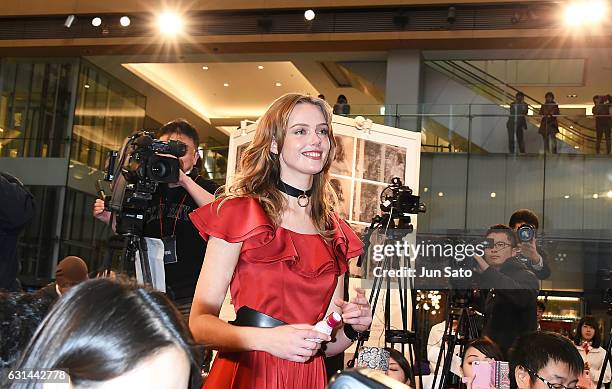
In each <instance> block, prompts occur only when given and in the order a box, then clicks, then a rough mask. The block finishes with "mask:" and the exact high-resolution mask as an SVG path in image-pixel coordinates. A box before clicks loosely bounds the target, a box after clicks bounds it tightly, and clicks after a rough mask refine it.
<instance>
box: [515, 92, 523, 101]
mask: <svg viewBox="0 0 612 389" xmlns="http://www.w3.org/2000/svg"><path fill="white" fill-rule="evenodd" d="M514 97H516V98H517V99H518V98H519V97H525V94H524V93H523V92H516V95H514Z"/></svg>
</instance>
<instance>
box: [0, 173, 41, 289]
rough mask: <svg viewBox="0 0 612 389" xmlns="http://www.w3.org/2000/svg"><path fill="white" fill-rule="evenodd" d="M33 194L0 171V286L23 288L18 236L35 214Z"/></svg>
mask: <svg viewBox="0 0 612 389" xmlns="http://www.w3.org/2000/svg"><path fill="white" fill-rule="evenodd" d="M35 211H36V204H35V202H34V196H32V194H31V193H30V191H29V190H27V189H26V188H25V187H24V186H23V184H22V183H21V181H19V179H18V178H17V177H14V176H12V175H10V174H8V173H2V172H0V289H6V290H8V291H9V292H16V291H18V290H20V289H21V287H20V285H19V281H18V280H17V274H18V273H19V259H18V258H17V238H18V237H19V234H21V232H22V231H23V230H24V229H25V227H26V226H27V225H28V223H29V222H30V220H32V218H33V217H34V214H35Z"/></svg>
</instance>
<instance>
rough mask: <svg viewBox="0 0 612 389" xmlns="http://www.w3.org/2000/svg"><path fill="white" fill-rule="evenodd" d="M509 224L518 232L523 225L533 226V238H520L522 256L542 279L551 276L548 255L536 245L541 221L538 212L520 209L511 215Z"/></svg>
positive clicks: (530, 268)
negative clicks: (521, 239) (528, 239)
mask: <svg viewBox="0 0 612 389" xmlns="http://www.w3.org/2000/svg"><path fill="white" fill-rule="evenodd" d="M508 225H509V226H510V228H512V230H514V232H515V233H516V232H517V231H518V229H519V228H521V227H522V226H525V225H528V226H531V227H532V228H533V239H531V240H530V241H527V242H522V241H520V239H519V251H520V257H522V258H523V259H524V260H525V263H526V264H527V267H528V268H529V270H531V271H532V272H533V274H535V275H536V277H538V279H540V280H545V279H547V278H548V277H550V267H549V266H548V263H547V259H548V255H547V254H546V252H545V251H544V250H543V249H541V248H538V247H537V245H536V237H535V233H536V231H537V230H538V228H539V226H540V223H539V220H538V217H537V216H536V214H535V213H534V212H533V211H531V210H529V209H519V210H517V211H515V212H514V213H513V214H512V216H510V221H509V222H508Z"/></svg>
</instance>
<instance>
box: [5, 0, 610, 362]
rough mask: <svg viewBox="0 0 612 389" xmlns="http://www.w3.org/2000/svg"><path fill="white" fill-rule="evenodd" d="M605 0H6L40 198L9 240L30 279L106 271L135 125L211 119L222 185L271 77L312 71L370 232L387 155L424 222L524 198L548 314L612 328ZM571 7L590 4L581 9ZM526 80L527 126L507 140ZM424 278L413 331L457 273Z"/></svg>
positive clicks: (285, 81) (293, 79)
mask: <svg viewBox="0 0 612 389" xmlns="http://www.w3.org/2000/svg"><path fill="white" fill-rule="evenodd" d="M576 4H577V5H576ZM606 4H607V2H606V1H582V2H571V1H548V0H544V1H530V0H520V1H509V0H462V1H460V2H455V3H449V2H448V0H430V1H422V0H403V1H397V0H370V1H367V2H366V1H362V0H343V1H324V0H311V1H305V0H294V1H286V0H285V1H278V0H267V1H256V0H232V1H224V2H221V1H206V2H204V1H199V2H198V1H180V0H176V1H170V0H168V1H166V2H163V1H153V2H144V1H141V0H121V1H118V0H106V1H104V2H98V1H91V0H76V1H75V0H56V1H54V2H46V1H39V0H31V1H13V0H8V1H2V2H0V171H2V172H5V173H9V174H11V175H13V176H15V177H17V178H19V180H21V181H22V182H23V184H24V185H25V187H26V188H27V189H28V190H29V191H30V192H31V193H32V195H33V197H34V199H35V202H36V213H35V215H34V216H33V218H32V220H31V221H30V223H29V224H28V225H27V227H25V228H24V230H23V231H22V232H21V233H20V235H19V239H18V241H17V249H16V256H17V258H18V260H19V261H20V272H19V276H18V278H19V281H20V283H21V285H22V287H23V288H24V289H25V290H30V291H33V290H36V289H38V288H40V287H43V286H45V285H47V284H48V283H49V282H51V281H52V280H53V279H54V278H55V274H56V268H57V264H58V262H59V261H60V260H61V259H62V258H64V257H66V256H78V257H80V258H82V259H83V260H84V261H85V262H86V263H87V265H88V268H89V270H90V271H91V272H94V273H95V271H96V270H97V269H99V268H100V267H101V266H102V265H103V263H104V259H105V256H106V252H107V249H108V239H109V237H110V236H111V235H113V231H112V230H111V228H110V227H109V226H108V225H106V224H104V223H102V222H100V221H99V220H97V219H95V218H94V217H93V216H92V207H93V204H94V201H95V199H96V198H98V196H99V194H98V189H97V186H96V183H97V182H99V181H100V180H103V178H104V175H105V169H106V165H107V156H108V153H109V151H112V150H118V149H120V147H121V146H122V142H123V140H124V139H125V138H126V137H128V136H130V135H131V134H133V133H135V132H137V131H140V130H143V129H145V130H148V131H155V130H157V129H159V128H160V127H161V126H162V125H163V124H165V123H167V122H170V121H172V120H174V119H177V118H183V119H185V120H187V121H188V122H190V123H191V124H192V125H193V126H194V127H195V128H196V129H197V131H198V135H199V138H200V144H199V145H197V147H198V154H199V156H200V163H201V166H200V175H201V176H202V177H204V178H205V179H209V180H212V181H214V182H216V183H217V184H219V185H224V184H226V183H227V182H229V181H230V180H231V179H232V177H233V175H234V173H235V172H236V171H237V168H238V167H237V161H239V159H240V153H241V152H242V151H244V147H239V146H240V145H242V144H245V141H244V140H243V139H247V137H248V134H251V132H250V131H251V128H252V126H253V123H255V121H256V120H257V119H258V118H259V117H260V116H261V115H262V114H263V113H264V112H265V110H266V108H267V107H268V106H269V105H270V104H271V103H272V102H273V101H274V100H275V99H276V98H278V97H279V96H281V95H283V94H285V93H290V92H299V93H304V94H307V95H311V96H319V95H323V97H322V98H323V99H325V100H326V101H327V102H328V103H329V105H330V106H332V107H334V108H333V109H334V118H333V123H334V131H335V132H336V135H337V136H338V137H339V138H338V139H337V140H336V141H337V143H338V144H339V146H338V147H339V149H342V152H343V154H344V155H343V158H344V160H342V161H340V160H338V163H337V164H336V165H335V166H334V165H332V169H331V177H332V180H335V183H336V184H337V185H336V188H337V190H339V191H340V192H342V196H341V198H340V200H341V209H339V210H338V213H339V214H340V216H341V217H342V218H343V219H345V220H346V222H347V223H348V224H349V225H350V226H351V227H352V228H353V229H354V231H355V232H356V233H357V234H358V235H360V236H361V235H362V234H363V232H364V229H365V228H366V227H368V226H369V225H370V223H371V220H372V218H373V217H374V216H375V215H377V214H380V213H381V210H380V208H379V207H378V205H379V202H380V201H379V198H380V194H381V192H382V191H383V190H384V189H385V188H386V187H387V186H388V185H389V183H390V180H391V178H392V177H394V176H399V177H401V178H402V180H403V181H404V180H405V183H406V185H408V186H409V187H410V188H411V189H412V190H413V194H415V195H418V196H420V200H419V201H421V202H423V203H424V204H425V205H426V209H427V210H426V212H424V213H419V214H418V216H417V215H412V219H411V220H412V224H413V225H414V232H413V233H412V234H411V235H413V238H415V239H417V240H426V239H438V240H449V241H475V240H478V239H481V238H482V237H483V236H484V234H485V231H486V230H487V229H488V228H489V226H491V225H495V224H508V221H509V219H510V216H511V215H512V213H513V212H514V211H515V210H517V209H522V208H526V209H530V210H532V211H533V212H534V213H535V214H536V215H537V216H538V218H539V226H538V227H537V232H536V236H537V245H538V246H539V247H540V248H541V250H543V251H545V252H546V253H547V263H548V266H549V267H550V270H551V272H550V273H551V274H550V276H549V277H548V278H546V279H543V280H540V281H539V296H538V299H539V300H540V301H543V302H545V304H546V310H545V312H544V315H543V317H542V318H541V320H540V322H539V326H541V327H542V328H545V329H549V330H552V331H555V332H559V333H562V334H564V335H567V336H572V331H574V328H575V326H576V323H577V322H578V321H579V320H580V318H582V317H583V316H586V315H593V316H595V318H596V319H597V322H598V323H599V324H598V325H600V326H601V329H602V331H603V334H607V333H608V331H609V329H610V316H608V315H609V313H608V312H612V300H609V298H612V293H610V291H611V290H612V289H609V288H612V155H611V154H610V127H611V125H612V118H610V104H612V101H611V100H612V97H610V95H611V94H612V64H611V59H612V28H611V27H612V11H611V10H612V5H610V6H609V7H607V8H606ZM579 6H585V7H586V9H582V8H571V7H579ZM597 7H600V8H597ZM517 92H522V94H523V96H524V103H525V112H524V114H521V118H523V119H524V120H525V127H524V129H521V130H520V132H521V134H520V135H521V138H522V139H517V140H516V141H515V139H514V135H515V133H514V132H513V130H510V129H509V128H510V124H509V123H510V122H511V121H512V116H511V110H512V109H513V108H512V107H513V106H512V103H513V102H514V100H515V97H516V95H517ZM548 92H552V93H553V94H554V98H553V100H554V102H556V104H557V105H558V112H556V113H555V114H554V117H555V119H556V121H557V123H558V132H557V133H556V134H552V135H551V136H552V139H549V138H548V137H547V136H542V135H541V133H542V132H541V128H542V124H541V123H543V121H544V120H545V119H546V114H543V113H542V111H541V109H542V107H543V106H544V104H545V102H546V103H549V101H547V100H546V95H547V93H548ZM340 96H343V97H344V101H338V100H339V97H340ZM594 96H599V97H598V98H599V102H594V101H595V100H594ZM596 106H597V107H605V108H604V110H605V109H607V113H606V112H603V113H602V111H597V110H596V109H595V107H596ZM606 118H607V129H606V128H604V129H603V130H602V129H601V128H600V127H601V125H600V124H598V123H601V122H602V120H603V121H604V122H605V119H606ZM336 123H338V126H342V127H343V128H345V130H344V131H338V130H335V128H336V127H335V126H336ZM604 126H605V125H604ZM517 131H518V130H517ZM377 132H378V133H377ZM509 134H511V136H512V140H509V136H510V135H509ZM602 134H603V135H602ZM383 135H384V136H383ZM516 135H517V136H518V134H516ZM340 138H344V139H340ZM251 139H252V138H251ZM408 139H409V140H410V142H411V143H410V144H408V143H406V142H407V140H408ZM545 141H546V144H545ZM415 142H416V143H415ZM548 143H552V144H554V147H550V148H549V147H548V146H551V145H549V144H548ZM415 144H416V146H415ZM337 152H338V151H337ZM411 165H412V166H411ZM104 185H108V184H107V183H105V184H104ZM0 206H5V205H0ZM367 267H368V265H367V264H366V265H365V267H362V268H358V267H356V266H354V264H352V265H351V270H350V273H351V275H350V277H351V283H352V282H355V280H359V279H363V280H365V279H366V278H367V277H368V275H370V274H371V269H368V268H367ZM414 293H416V295H417V296H418V297H419V298H418V302H417V303H416V305H417V306H416V307H413V308H417V309H414V310H413V311H412V312H414V315H415V316H416V317H417V318H416V321H415V323H419V324H418V326H417V328H415V330H416V331H417V335H420V336H424V337H426V336H427V334H428V333H429V328H430V327H431V326H432V325H433V324H435V323H438V322H441V321H443V320H444V319H445V317H446V316H445V315H446V311H445V309H443V308H442V307H441V306H443V305H445V304H446V301H447V297H448V291H447V290H440V291H435V292H431V291H426V290H419V291H418V292H416V291H415V292H414ZM438 296H440V297H438ZM415 301H416V300H415ZM381 304H382V303H381ZM379 308H380V306H379ZM375 316H381V317H382V313H380V314H375ZM605 338H607V336H606V337H605ZM422 349H423V350H424V345H422Z"/></svg>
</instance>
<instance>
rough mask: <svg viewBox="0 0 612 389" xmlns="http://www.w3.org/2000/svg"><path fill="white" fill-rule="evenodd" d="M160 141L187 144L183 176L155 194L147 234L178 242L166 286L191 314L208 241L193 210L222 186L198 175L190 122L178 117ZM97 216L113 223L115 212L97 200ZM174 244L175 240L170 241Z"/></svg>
mask: <svg viewBox="0 0 612 389" xmlns="http://www.w3.org/2000/svg"><path fill="white" fill-rule="evenodd" d="M157 137H158V138H159V140H161V141H164V142H167V141H169V140H179V141H181V142H183V143H185V145H187V152H186V153H185V155H184V156H182V157H180V158H179V160H180V166H181V171H180V173H179V174H180V176H179V180H178V182H177V183H176V184H161V185H160V186H159V189H158V190H157V192H155V193H154V194H153V198H152V200H151V202H150V207H149V208H148V211H147V216H146V220H145V226H144V236H146V237H150V238H164V240H166V241H170V242H172V241H175V244H176V261H175V262H172V263H166V264H165V266H164V268H165V274H166V288H167V292H168V294H169V296H170V297H171V298H172V299H173V300H174V302H175V303H176V305H177V307H178V308H179V310H180V311H181V313H182V314H183V315H184V316H185V317H188V316H189V310H190V308H191V300H192V299H193V294H194V292H195V286H196V283H197V281H198V275H199V274H200V269H201V268H202V262H203V260H204V252H205V250H206V242H205V241H204V240H203V239H201V238H200V235H199V233H198V230H197V229H196V228H195V227H194V226H193V224H192V223H191V220H189V217H188V215H189V213H190V212H191V211H193V210H194V209H196V208H199V207H201V206H203V205H205V204H208V203H210V202H212V201H213V200H214V193H215V191H216V190H217V188H218V185H217V184H215V183H214V182H213V181H210V180H206V179H204V178H202V177H201V176H199V175H198V170H197V168H196V167H195V165H196V163H197V161H198V158H199V154H198V149H197V147H198V145H199V144H200V139H199V136H198V133H197V131H196V129H195V128H194V127H193V126H192V125H191V124H189V123H188V122H187V121H185V120H182V119H177V120H174V121H172V122H170V123H167V124H165V125H164V126H163V127H162V128H160V129H159V131H158V133H157ZM93 215H94V217H96V218H97V219H99V220H101V221H103V222H105V223H107V224H108V223H109V222H110V220H111V213H110V212H109V211H105V210H104V201H103V200H100V199H97V200H96V202H95V204H94V207H93ZM170 245H172V243H170Z"/></svg>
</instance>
